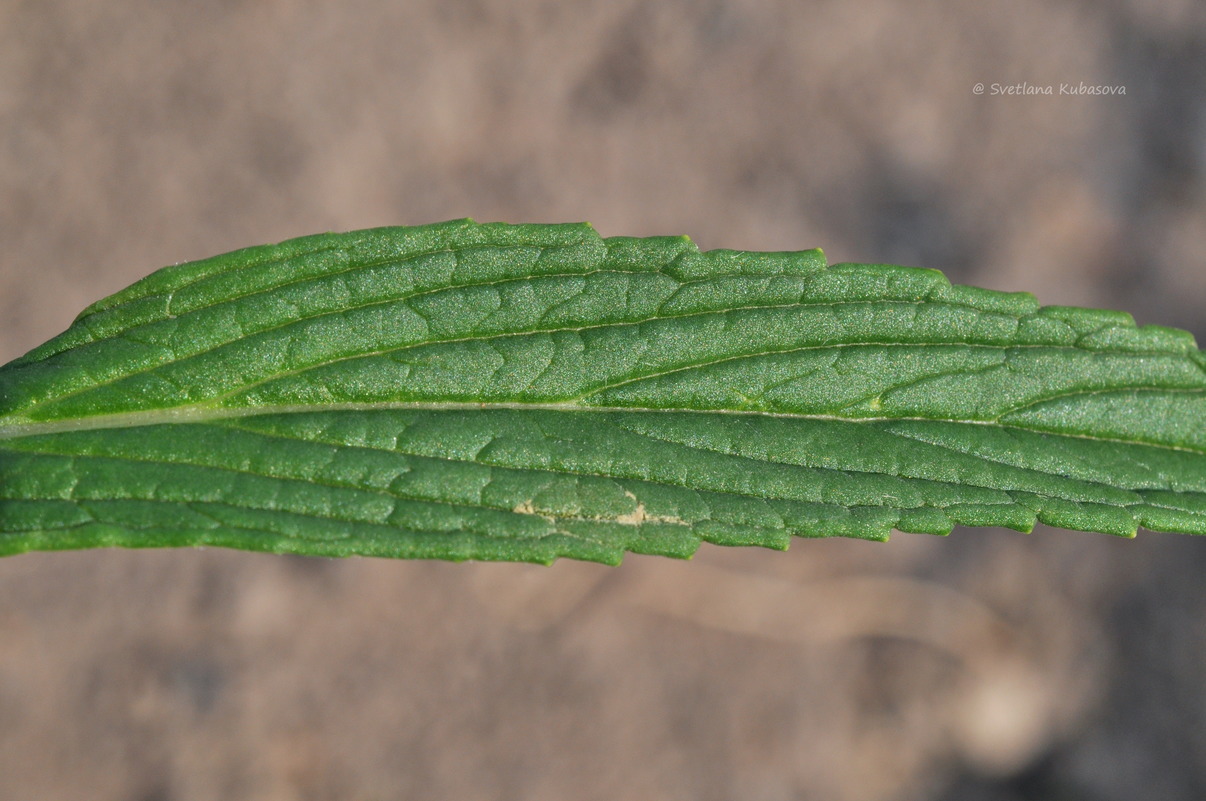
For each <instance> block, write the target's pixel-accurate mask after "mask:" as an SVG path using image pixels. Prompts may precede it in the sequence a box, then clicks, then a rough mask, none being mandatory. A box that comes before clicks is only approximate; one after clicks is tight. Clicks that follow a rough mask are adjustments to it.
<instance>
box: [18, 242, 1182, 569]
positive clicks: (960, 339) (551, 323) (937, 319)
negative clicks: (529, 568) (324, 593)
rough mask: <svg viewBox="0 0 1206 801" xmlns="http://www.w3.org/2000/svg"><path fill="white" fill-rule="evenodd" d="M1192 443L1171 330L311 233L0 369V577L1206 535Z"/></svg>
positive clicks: (851, 284)
mask: <svg viewBox="0 0 1206 801" xmlns="http://www.w3.org/2000/svg"><path fill="white" fill-rule="evenodd" d="M1204 423H1206V365H1204V363H1203V360H1202V356H1201V353H1200V352H1199V351H1198V350H1197V348H1196V345H1195V344H1194V342H1193V339H1192V337H1189V336H1188V335H1187V334H1185V333H1184V332H1179V331H1175V330H1172V329H1162V328H1157V327H1146V328H1136V327H1135V326H1134V323H1133V321H1132V320H1131V319H1130V317H1129V316H1128V315H1125V314H1122V313H1117V312H1099V311H1093V310H1085V309H1070V308H1064V307H1040V306H1039V305H1038V304H1037V302H1035V301H1034V299H1033V298H1032V297H1031V296H1029V295H1025V294H1022V293H999V292H991V291H988V290H980V289H975V288H969V287H957V286H951V285H950V284H948V283H947V282H946V280H945V278H944V277H942V276H941V274H939V273H936V272H934V271H929V270H915V269H910V268H901V267H893V266H889V265H852V264H839V265H832V266H826V265H825V263H824V259H823V257H822V256H821V255H820V253H819V251H808V252H803V253H796V254H792V253H787V254H784V253H742V252H733V251H711V252H708V253H701V252H699V251H698V250H697V249H695V248H694V246H693V245H692V244H691V243H690V242H689V240H686V239H685V238H682V237H666V238H654V239H628V238H613V239H602V238H600V237H599V236H598V235H597V234H595V232H594V231H593V229H591V228H589V227H588V226H581V225H566V226H540V225H528V226H505V225H499V224H488V225H478V224H476V223H472V222H471V221H453V222H450V223H444V224H439V225H436V226H426V227H420V228H403V229H377V230H373V231H365V232H354V233H352V234H327V235H320V236H318V237H308V238H305V239H302V240H293V241H291V242H287V243H283V244H282V245H278V246H267V247H263V248H251V249H247V250H244V251H237V252H235V253H233V254H227V255H226V256H220V257H215V258H214V259H210V260H206V261H205V262H199V263H192V264H186V265H177V266H176V267H172V268H167V269H165V270H164V271H161V272H159V273H156V274H153V275H152V276H150V277H148V278H147V279H144V280H143V281H141V282H139V283H137V284H135V285H133V286H132V287H130V288H129V289H127V290H124V291H123V292H120V293H118V294H117V295H115V296H112V297H111V298H109V299H106V300H104V301H101V302H98V303H97V304H94V305H93V306H91V307H89V309H87V310H85V312H84V313H83V314H81V316H80V318H79V319H77V321H76V323H75V324H74V325H73V326H72V328H70V329H69V330H68V331H67V332H65V333H64V334H63V335H61V336H60V337H58V338H56V339H55V340H51V342H49V343H47V344H46V345H44V346H42V347H41V348H38V349H35V350H34V351H31V353H30V354H27V355H26V356H25V357H22V358H21V359H18V360H16V361H14V362H12V363H10V364H9V365H7V366H5V367H3V368H0V532H3V533H0V553H11V552H19V551H22V550H28V549H32V548H55V547H91V546H96V545H112V544H118V545H129V546H138V545H175V544H220V545H228V546H231V547H240V548H248V549H254V550H269V551H290V552H298V553H312V554H329V555H346V554H351V553H361V554H375V555H391V556H404V557H432V556H434V557H439V558H449V559H462V558H477V559H509V560H524V561H537V562H548V561H551V560H553V559H555V558H558V557H560V556H571V557H575V558H585V559H595V560H598V561H604V562H610V563H614V562H618V561H619V560H620V558H621V557H622V555H623V553H625V552H641V553H663V554H666V555H672V556H686V555H689V554H690V553H691V552H693V551H694V549H695V548H696V547H697V546H698V544H699V543H700V542H702V541H708V542H716V543H722V544H754V545H762V546H767V547H786V546H787V543H788V542H789V541H790V539H791V538H792V537H794V536H859V537H867V538H873V539H882V538H886V536H887V534H888V532H889V531H890V530H891V529H893V528H896V529H899V530H903V531H918V532H929V533H947V532H949V531H950V529H951V527H952V526H954V525H956V524H967V525H1004V526H1009V527H1013V528H1018V529H1021V530H1029V528H1031V527H1032V526H1033V524H1034V521H1035V520H1042V521H1044V522H1050V523H1053V524H1055V525H1062V526H1065V527H1072V528H1082V529H1089V530H1099V531H1104V532H1108V533H1114V534H1120V535H1126V536H1130V535H1133V534H1134V532H1135V530H1136V529H1137V528H1138V527H1139V526H1140V525H1144V526H1148V527H1156V528H1163V529H1166V530H1174V531H1184V532H1187V533H1206V508H1204V506H1206V504H1203V502H1202V499H1203V498H1206V439H1204V433H1203V432H1204V431H1206V424H1204ZM331 432H335V433H331ZM399 443H401V444H399ZM387 445H388V447H386V446H387ZM324 471H325V472H324ZM383 482H384V483H383Z"/></svg>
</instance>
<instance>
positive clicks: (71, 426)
mask: <svg viewBox="0 0 1206 801" xmlns="http://www.w3.org/2000/svg"><path fill="white" fill-rule="evenodd" d="M1118 389H1123V390H1126V389H1127V388H1125V387H1124V388H1111V389H1109V390H1100V392H1107V391H1108V392H1112V391H1117V390H1118ZM1129 391H1136V392H1143V391H1150V392H1196V391H1199V390H1190V389H1185V390H1172V389H1162V388H1150V387H1147V388H1130V389H1129ZM1075 394H1096V392H1086V393H1075ZM505 410H511V411H548V412H579V413H581V412H586V413H599V414H616V413H620V414H627V413H638V414H640V413H645V414H659V413H660V414H700V415H729V416H742V417H773V418H779V419H789V420H817V421H824V422H838V423H852V424H858V423H885V422H886V423H899V422H926V423H951V424H957V425H978V426H989V427H993V428H1001V429H1009V430H1015V431H1025V432H1027V433H1031V434H1041V435H1044V436H1052V437H1069V438H1073V439H1084V440H1089V441H1092V442H1112V443H1117V444H1120V445H1133V446H1141V447H1146V448H1158V449H1161V450H1168V451H1179V452H1183V453H1193V454H1201V453H1203V451H1201V450H1198V449H1196V448H1189V447H1185V446H1181V445H1169V444H1165V443H1153V442H1144V441H1142V440H1134V439H1123V438H1117V437H1101V436H1090V435H1088V434H1075V433H1067V432H1050V431H1041V430H1037V429H1032V428H1028V427H1026V426H1019V425H1013V424H1009V423H1002V422H1000V421H999V420H971V419H959V418H943V417H916V416H913V417H901V416H897V415H881V416H877V417H847V416H843V415H834V414H816V413H809V414H804V413H799V412H770V411H761V410H758V409H688V408H651V407H638V406H585V405H582V404H579V403H518V402H490V403H473V402H464V401H438V402H431V401H423V402H409V401H387V402H376V403H352V402H349V403H323V404H287V405H275V406H246V407H230V408H213V407H206V406H178V407H175V408H171V409H154V410H150V411H140V412H120V413H117V414H104V415H93V416H90V417H78V418H71V419H67V420H52V421H47V422H35V421H26V422H16V423H8V424H0V442H3V441H5V440H15V439H21V438H24V437H33V436H40V435H46V434H63V433H72V432H77V431H98V430H104V429H113V428H138V427H141V426H155V425H171V424H187V423H210V422H217V421H221V420H233V419H240V418H248V417H266V416H272V415H288V414H322V413H328V412H377V411H409V412H450V411H472V412H486V411H505Z"/></svg>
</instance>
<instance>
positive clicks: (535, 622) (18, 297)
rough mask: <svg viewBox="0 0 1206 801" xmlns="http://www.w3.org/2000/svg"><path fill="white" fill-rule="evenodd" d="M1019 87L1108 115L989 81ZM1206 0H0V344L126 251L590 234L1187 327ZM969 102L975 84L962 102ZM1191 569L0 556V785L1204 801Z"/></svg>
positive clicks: (100, 289)
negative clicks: (868, 267)
mask: <svg viewBox="0 0 1206 801" xmlns="http://www.w3.org/2000/svg"><path fill="white" fill-rule="evenodd" d="M1023 81H1024V82H1029V83H1030V84H1031V85H1036V86H1045V85H1053V86H1055V87H1056V88H1057V91H1058V85H1059V84H1060V83H1070V84H1073V85H1075V84H1078V83H1080V82H1084V83H1085V84H1088V85H1122V86H1125V87H1126V94H1125V95H1124V96H1117V97H1109V96H1107V97H1100V96H1059V95H1058V94H1057V95H1056V96H1051V97H1044V96H1020V97H1019V96H1013V97H1008V96H994V95H992V94H991V93H986V94H984V95H982V96H977V95H975V94H973V92H972V87H973V85H974V84H976V83H977V82H982V83H984V84H986V85H988V86H989V87H991V85H992V84H993V83H999V84H1002V85H1009V84H1016V83H1019V82H1023ZM1203 86H1206V5H1204V4H1202V3H1200V2H1197V0H1166V1H1161V0H1110V1H1109V2H1095V3H1091V2H1088V1H1087V0H1084V1H1083V2H1074V1H1072V0H1067V1H1065V2H1038V0H1019V2H1014V3H1010V4H1003V3H979V2H962V3H952V2H937V1H936V0H921V1H920V2H911V3H906V2H891V1H890V0H865V2H860V3H840V2H836V1H835V0H829V1H827V2H815V3H801V2H788V0H778V1H777V2H776V1H774V0H771V1H770V2H754V1H753V0H704V1H703V2H686V0H666V2H661V3H651V2H649V3H647V2H638V1H637V0H617V2H614V3H609V4H601V3H600V4H585V3H554V2H542V0H520V1H518V2H513V3H489V2H485V0H442V1H441V2H434V1H433V2H403V3H388V2H374V1H372V0H363V1H356V0H353V1H352V2H346V3H339V4H336V3H319V2H303V0H271V1H270V0H265V1H264V2H238V0H227V1H226V2H212V1H211V2H199V0H186V1H185V2H176V3H159V2H151V0H141V1H139V0H112V1H111V2H104V3H98V2H84V0H46V1H45V2H33V0H27V1H26V2H21V0H0V361H6V360H8V359H9V358H13V357H16V356H18V355H19V354H21V353H23V352H24V351H26V350H27V349H29V348H31V347H33V346H34V345H36V344H38V343H40V342H42V341H43V340H45V339H46V338H48V337H50V336H51V335H53V334H55V333H57V332H58V331H60V330H61V329H63V328H64V327H65V326H66V325H67V324H68V323H69V322H70V320H71V319H72V317H73V315H74V314H75V313H76V312H77V311H79V310H80V309H81V308H82V307H83V306H85V305H86V304H87V303H89V302H91V301H92V300H95V299H96V298H98V297H100V296H102V295H104V294H107V293H109V292H112V291H115V290H117V289H119V288H121V287H123V286H125V285H127V284H128V283H130V282H132V281H133V280H135V279H137V278H139V277H141V276H143V275H145V274H146V273H148V272H150V271H151V270H152V269H154V268H155V267H158V266H161V265H163V264H168V263H171V262H176V261H183V260H188V259H193V258H199V257H203V256H208V255H212V254H214V253H218V252H222V251H225V250H229V249H233V248H236V247H240V246H244V245H250V244H258V243H262V242H268V241H274V240H279V239H284V238H287V237H291V236H295V235H301V234H307V233H313V232H316V231H322V230H345V229H351V228H361V227H369V226H376V225H385V224H416V223H423V222H432V221H436V220H442V219H448V218H452V217H462V216H472V217H475V218H477V219H479V220H507V221H514V222H519V221H539V222H552V221H565V220H582V219H586V220H590V221H592V222H593V223H595V225H596V227H597V228H598V229H599V230H600V231H601V232H602V233H603V234H605V235H611V234H630V235H646V234H678V233H687V234H690V235H691V236H692V237H693V238H695V239H696V241H697V242H699V243H700V245H701V246H703V247H709V248H711V247H733V248H746V249H758V250H772V249H798V248H805V247H811V246H817V245H819V246H822V247H824V248H825V249H826V251H827V253H828V255H829V257H830V259H831V260H832V261H838V260H859V261H886V262H895V263H906V264H919V265H924V266H928V267H937V268H940V269H942V270H944V271H945V272H947V274H948V275H949V276H950V277H951V278H952V279H953V280H956V281H959V282H965V283H975V284H979V285H983V286H989V287H993V288H998V289H1011V290H1019V289H1025V290H1030V291H1033V292H1035V293H1036V294H1037V295H1038V296H1039V298H1040V300H1042V301H1044V302H1046V303H1064V304H1076V305H1093V306H1105V307H1116V308H1126V309H1128V310H1130V311H1132V312H1133V313H1134V314H1135V315H1136V318H1137V319H1138V320H1139V321H1140V322H1143V323H1157V322H1158V323H1162V324H1167V325H1175V326H1179V327H1184V328H1188V329H1190V330H1193V331H1194V332H1195V333H1196V334H1197V335H1198V338H1199V341H1203V336H1204V335H1206V316H1203V313H1202V310H1203V308H1204V307H1206V255H1204V254H1206V180H1204V176H1206V89H1203ZM990 91H991V90H990ZM1203 575H1206V541H1202V540H1197V539H1194V538H1190V537H1183V536H1176V535H1157V534H1151V533H1146V532H1144V533H1141V535H1140V537H1139V538H1138V539H1137V540H1135V541H1122V540H1115V539H1111V538H1109V537H1106V536H1102V535H1091V534H1077V533H1070V532H1056V531H1052V530H1049V529H1042V528H1041V527H1040V530H1038V531H1036V532H1035V533H1034V534H1033V535H1030V536H1025V535H1020V534H1016V533H1013V532H1006V531H998V530H959V531H957V532H956V533H955V534H954V535H953V536H952V537H950V538H949V539H946V540H942V539H937V538H930V537H924V536H915V535H897V536H896V537H895V538H894V540H893V541H892V542H891V543H889V544H886V545H883V544H872V543H861V542H847V541H824V542H798V543H797V544H796V545H795V546H794V547H793V548H792V550H791V551H789V552H788V553H786V554H779V553H770V552H761V551H742V550H725V549H720V548H713V547H704V548H703V550H702V551H701V552H700V554H699V555H698V556H697V557H696V558H695V560H694V561H693V562H691V563H678V562H673V561H670V560H662V559H654V558H639V557H633V558H629V559H628V560H627V561H626V562H625V564H624V566H622V567H620V568H617V569H609V568H602V567H598V566H593V565H583V564H576V563H570V562H562V563H560V564H557V565H555V566H554V567H552V568H538V567H530V566H514V565H479V564H465V565H449V564H437V563H417V562H416V563H401V562H388V561H373V560H363V559H348V560H343V561H335V560H312V559H300V558H287V557H272V556H265V555H253V554H243V553H238V552H224V551H220V550H208V551H179V552H163V551H147V552H121V551H112V552H109V551H96V552H87V553H61V554H29V555H23V556H17V557H11V558H7V559H4V560H2V561H0V799H54V798H89V799H101V800H106V799H115V800H116V799H130V801H194V800H195V801H209V800H210V799H265V800H271V801H276V800H277V799H280V800H281V801H285V800H287V799H299V801H300V800H309V799H314V800H315V801H317V800H319V799H353V800H358V799H365V800H366V801H367V800H368V799H395V798H426V799H478V798H480V799H730V798H740V799H746V800H748V801H779V800H780V799H784V800H786V799H835V800H837V801H842V800H843V799H850V800H851V801H854V800H855V799H859V800H860V801H878V800H883V801H889V800H890V801H897V800H901V801H903V800H905V799H951V800H952V801H953V800H954V799H960V800H961V801H963V800H970V801H1014V800H1015V799H1023V798H1047V799H1128V800H1129V799H1136V798H1160V799H1199V798H1206V693H1204V692H1203V678H1202V677H1203V668H1204V667H1206V586H1204V582H1203V580H1202V577H1203Z"/></svg>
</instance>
